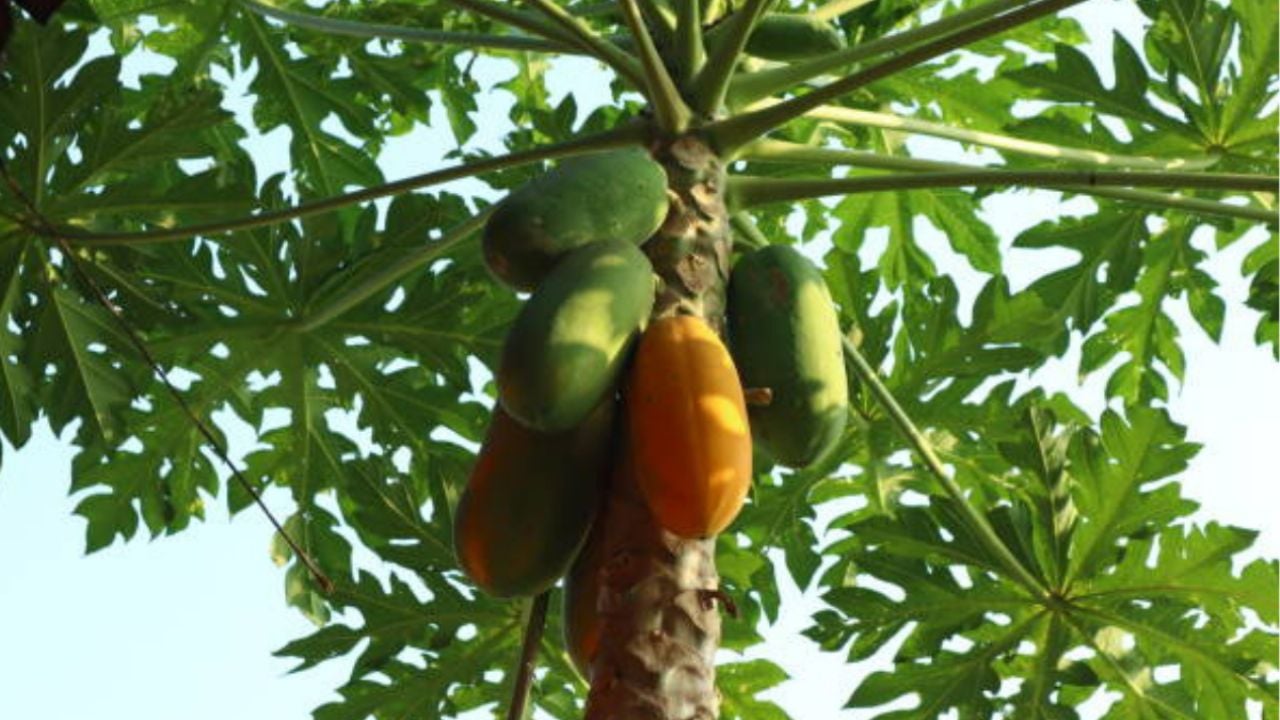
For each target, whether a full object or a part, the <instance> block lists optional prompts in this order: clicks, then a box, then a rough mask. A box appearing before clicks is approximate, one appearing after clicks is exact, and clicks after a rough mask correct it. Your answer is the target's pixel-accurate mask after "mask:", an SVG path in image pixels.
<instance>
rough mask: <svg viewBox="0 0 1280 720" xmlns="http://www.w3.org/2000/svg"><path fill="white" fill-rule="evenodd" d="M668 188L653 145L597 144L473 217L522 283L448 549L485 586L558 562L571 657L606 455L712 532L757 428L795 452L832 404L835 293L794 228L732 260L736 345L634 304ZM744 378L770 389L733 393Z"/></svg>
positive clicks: (642, 288) (784, 460) (802, 452)
mask: <svg viewBox="0 0 1280 720" xmlns="http://www.w3.org/2000/svg"><path fill="white" fill-rule="evenodd" d="M668 207H669V200H668V191H667V176H666V172H665V170H664V169H663V166H662V165H661V164H659V163H658V162H656V161H655V160H654V159H653V158H652V157H651V156H650V155H649V153H648V152H647V151H645V150H643V149H639V148H636V149H628V150H619V151H610V152H603V153H596V154H591V155H585V156H581V157H578V158H574V159H571V160H567V161H565V162H562V163H561V164H560V165H559V166H558V167H557V168H556V169H554V170H553V171H551V172H549V173H546V174H544V175H541V176H539V177H537V178H536V179H534V180H533V181H531V182H530V183H528V184H527V185H525V186H524V187H522V188H520V189H518V190H516V191H514V192H513V193H512V194H511V195H509V196H508V197H507V198H506V199H505V200H503V201H502V202H501V203H500V204H499V205H498V206H497V207H496V208H495V210H494V212H493V214H492V215H491V217H490V220H489V221H488V223H487V224H486V227H485V231H484V238H483V247H484V256H485V260H486V263H487V265H488V266H489V268H490V270H491V271H492V273H493V274H494V275H495V276H496V277H498V278H499V279H500V280H501V281H502V282H504V283H506V284H507V285H509V286H511V287H512V288H514V289H517V290H520V291H528V292H530V293H531V294H530V296H529V299H528V300H527V302H526V303H525V304H524V306H523V307H522V309H521V311H520V313H519V315H518V316H517V317H516V319H515V321H514V323H513V325H512V327H511V329H510V331H509V333H508V336H507V339H506V343H505V346H504V349H503V353H502V357H501V360H500V364H499V367H498V371H497V374H496V384H497V388H498V402H497V404H496V406H495V407H494V411H493V417H492V421H491V423H490V426H489V429H488V432H487V434H486V437H485V439H484V441H483V444H482V445H481V448H480V450H479V454H478V457H477V461H476V465H475V468H474V470H473V471H472V474H471V476H470V478H469V479H468V483H467V486H466V488H465V489H464V491H463V494H462V497H461V499H460V501H459V504H458V507H457V509H456V511H455V516H454V528H455V538H454V541H455V547H456V552H457V555H458V558H459V561H460V564H461V566H462V568H463V570H464V571H465V572H466V573H467V575H468V576H469V577H470V578H471V579H472V580H473V581H474V582H475V583H476V585H478V586H479V587H480V588H482V589H483V590H485V591H486V592H488V593H490V594H493V595H495V596H499V597H508V596H516V595H535V594H537V593H540V592H542V591H544V590H546V589H548V588H550V587H551V586H552V585H554V584H555V583H556V582H557V580H559V579H560V578H561V577H563V576H565V575H566V572H567V571H569V570H570V567H571V565H573V571H572V572H570V573H569V578H568V581H567V588H566V592H567V599H566V603H565V605H566V628H567V635H568V644H569V647H570V655H571V656H572V657H573V658H574V659H575V661H576V662H578V663H579V667H580V668H581V669H584V671H585V668H586V665H587V662H588V660H589V658H590V656H591V654H592V649H593V647H594V642H595V639H594V631H593V630H592V629H591V628H592V627H593V624H594V622H595V621H594V617H595V612H594V611H595V597H596V591H597V590H598V588H597V587H596V585H597V584H598V583H597V579H598V575H599V573H598V568H599V567H600V563H601V562H602V561H603V557H602V555H603V547H602V543H601V542H600V541H599V540H598V537H599V536H600V535H601V533H599V532H596V533H591V536H592V537H593V538H597V539H596V540H588V534H589V533H590V531H591V529H592V525H593V522H594V521H595V519H596V517H595V516H596V514H597V510H598V508H599V507H600V506H601V495H602V493H603V492H604V491H605V489H606V488H608V487H609V486H610V483H609V482H607V478H608V476H609V474H610V472H611V471H612V472H614V473H615V474H616V473H618V472H620V468H623V467H625V468H626V469H627V470H626V472H627V473H629V478H631V479H632V480H634V484H635V487H636V488H638V490H639V494H640V495H641V496H642V497H643V499H644V502H645V505H647V506H648V508H649V511H650V512H651V513H652V515H653V517H654V519H655V521H656V522H657V523H658V524H659V525H660V526H661V527H662V528H664V529H665V530H667V531H669V532H671V533H674V534H675V535H678V536H680V537H684V538H707V537H712V536H714V535H716V534H718V533H719V532H721V531H722V530H724V529H725V528H726V527H728V525H729V524H730V522H732V520H733V518H734V517H735V516H736V515H737V513H738V510H739V509H740V508H741V506H742V504H743V502H744V500H745V497H746V494H747V491H748V489H749V488H750V484H751V471H752V470H751V469H752V453H753V438H754V445H755V446H756V447H759V448H760V449H762V450H764V451H765V452H767V453H768V454H769V455H770V456H772V458H773V459H775V460H776V461H777V462H779V463H781V464H784V465H789V466H792V467H802V466H804V465H807V464H809V463H811V462H813V461H814V460H815V459H816V458H818V457H819V456H821V455H822V454H823V453H825V452H826V451H827V450H828V449H830V448H831V447H832V446H833V444H834V443H835V441H836V439H837V438H838V436H839V435H840V433H841V432H842V431H843V428H844V422H845V417H846V412H847V408H846V403H847V391H846V386H845V382H846V381H845V374H844V365H843V359H842V355H841V347H840V331H839V325H838V322H837V319H836V315H835V311H834V308H833V305H832V301H831V297H830V295H829V293H828V292H827V290H826V286H825V284H824V283H823V280H822V277H821V275H820V274H819V273H818V271H817V269H816V268H814V267H813V266H812V265H811V264H810V263H809V262H808V261H807V260H806V259H805V258H804V257H803V256H801V255H800V254H799V253H797V252H796V251H794V250H792V249H790V248H787V247H784V246H771V247H767V248H764V249H760V250H756V251H754V252H751V253H749V254H747V255H745V256H744V257H742V258H741V259H740V260H739V261H738V263H737V265H736V267H735V268H734V270H733V273H732V276H731V278H730V283H729V302H728V308H729V317H728V324H727V325H728V334H729V341H730V345H731V346H732V348H733V352H732V353H731V352H730V350H729V349H728V348H727V347H726V345H725V344H724V343H723V342H722V341H721V339H720V338H719V336H718V335H717V334H716V333H715V331H713V330H712V329H711V327H710V326H709V325H707V324H706V323H705V322H704V321H703V320H701V319H700V318H697V317H693V316H690V315H674V316H667V317H662V318H657V319H651V318H650V315H651V313H652V310H653V306H654V298H655V289H656V287H657V283H658V280H657V276H656V275H655V274H654V272H653V267H652V265H651V263H650V261H649V258H648V257H647V256H646V255H645V253H644V252H643V251H642V250H641V249H640V246H641V245H643V243H644V242H645V241H646V240H648V239H649V238H650V237H652V236H653V235H654V233H655V232H656V231H657V230H658V229H659V227H660V226H661V225H662V223H663V221H664V219H665V218H666V215H667V212H668ZM744 387H746V388H759V389H764V388H767V389H768V392H767V393H765V394H767V395H771V399H770V401H769V402H768V403H761V404H753V405H752V406H751V408H750V413H748V406H747V403H746V394H745V393H744V390H743V388H744ZM619 415H621V416H622V417H617V416H619ZM615 419H617V420H618V421H617V422H615ZM620 436H624V437H620ZM597 524H599V523H597ZM579 556H581V557H579ZM575 558H578V562H577V564H576V565H574V560H575Z"/></svg>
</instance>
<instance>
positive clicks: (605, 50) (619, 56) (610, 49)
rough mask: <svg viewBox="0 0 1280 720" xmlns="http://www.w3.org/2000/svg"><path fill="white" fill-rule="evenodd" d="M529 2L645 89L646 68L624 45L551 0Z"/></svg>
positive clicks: (568, 35) (575, 41)
mask: <svg viewBox="0 0 1280 720" xmlns="http://www.w3.org/2000/svg"><path fill="white" fill-rule="evenodd" d="M525 2H527V3H529V4H530V5H533V6H534V7H535V8H537V9H538V10H539V11H541V12H542V14H543V15H545V16H546V17H547V18H549V19H550V20H551V21H552V22H554V23H555V24H556V25H557V26H558V27H559V28H560V29H561V30H562V31H563V32H564V34H565V37H566V38H567V39H568V40H569V42H572V43H573V44H575V45H577V46H579V47H581V48H582V49H583V50H586V51H587V52H588V53H590V54H592V55H594V56H596V57H597V58H599V59H600V60H601V61H602V62H604V64H606V65H608V66H609V67H611V68H613V70H614V72H616V73H618V74H619V75H621V76H622V77H624V78H626V79H627V81H628V82H630V83H631V84H633V85H635V86H636V87H637V88H639V89H640V90H644V89H645V81H644V71H643V69H642V68H641V66H640V63H639V62H638V61H637V60H636V59H635V58H634V57H632V56H631V55H628V54H627V53H626V52H624V51H623V50H622V48H620V47H618V46H617V45H615V44H613V43H612V42H610V41H608V40H606V39H605V38H602V37H600V36H599V35H597V34H595V32H593V31H592V30H591V28H590V27H588V26H587V25H586V23H584V22H583V21H582V20H580V19H579V18H576V17H574V16H572V15H570V14H569V13H568V12H567V11H566V10H565V9H564V8H562V7H560V6H559V5H556V4H555V3H553V2H551V0H525Z"/></svg>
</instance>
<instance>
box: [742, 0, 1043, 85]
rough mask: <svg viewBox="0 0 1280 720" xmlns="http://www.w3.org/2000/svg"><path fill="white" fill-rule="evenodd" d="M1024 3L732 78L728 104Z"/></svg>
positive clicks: (999, 2) (1002, 1) (984, 7)
mask: <svg viewBox="0 0 1280 720" xmlns="http://www.w3.org/2000/svg"><path fill="white" fill-rule="evenodd" d="M1026 4H1028V1H1027V0H992V2H986V3H983V4H981V5H978V6H976V7H972V8H969V9H968V10H962V11H960V12H958V13H955V14H954V15H948V16H947V17H944V18H940V19H938V20H936V21H934V22H931V23H927V24H925V25H920V26H918V27H914V28H911V29H910V30H904V31H902V32H899V33H894V34H892V35H886V36H884V37H878V38H876V39H874V40H868V41H867V42H864V43H858V44H857V45H853V46H851V47H847V48H845V49H843V50H837V51H835V52H831V53H827V54H825V55H821V56H819V57H816V58H813V59H811V60H806V61H804V62H798V63H793V64H790V65H784V66H782V67H776V68H770V69H768V70H761V71H759V72H754V73H745V74H742V75H739V76H737V77H735V78H734V79H733V83H732V84H731V85H730V87H729V104H730V105H731V106H733V107H743V106H745V105H748V104H750V103H753V102H755V101H756V100H759V99H760V98H765V97H769V96H770V95H774V94H776V93H780V92H785V91H787V90H790V89H792V88H794V87H795V86H797V85H800V84H802V83H806V82H809V81H810V80H813V79H815V78H818V77H821V76H823V75H826V74H827V73H832V72H836V71H838V70H841V69H843V68H847V67H849V66H850V65H853V64H854V63H858V62H862V61H863V60H867V59H870V58H873V57H876V56H878V55H885V54H888V53H892V52H898V51H900V50H905V49H907V48H909V47H912V46H914V45H919V44H920V43H923V42H927V41H929V40H933V39H934V38H939V37H942V36H944V35H947V34H949V33H951V32H954V31H956V30H959V29H961V28H964V27H968V26H971V25H976V24H977V23H980V22H983V21H985V20H987V19H989V18H992V17H995V16H997V15H999V14H1001V13H1004V12H1007V11H1009V10H1012V9H1013V8H1016V7H1018V6H1019V5H1026ZM819 12H821V11H819Z"/></svg>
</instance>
